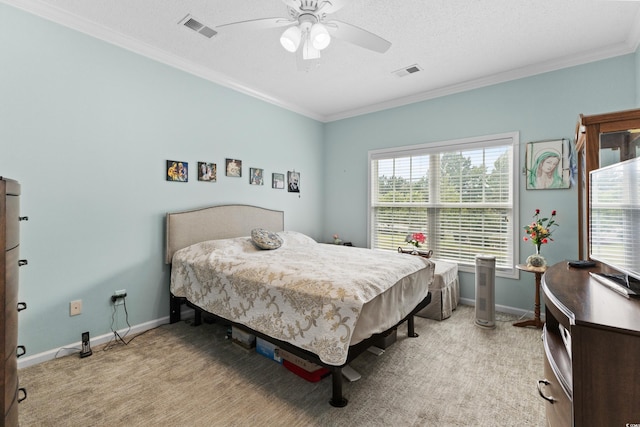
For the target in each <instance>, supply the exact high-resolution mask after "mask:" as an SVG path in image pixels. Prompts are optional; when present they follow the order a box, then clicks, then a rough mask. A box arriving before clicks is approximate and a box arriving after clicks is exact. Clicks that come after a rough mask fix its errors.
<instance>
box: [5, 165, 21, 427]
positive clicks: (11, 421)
mask: <svg viewBox="0 0 640 427" xmlns="http://www.w3.org/2000/svg"><path fill="white" fill-rule="evenodd" d="M21 219H24V218H20V184H18V182H16V181H14V180H11V179H6V178H2V177H0V247H2V248H4V252H3V256H2V257H0V307H2V310H0V361H1V362H2V368H1V369H0V390H1V391H2V400H1V401H0V408H2V420H1V421H2V422H0V424H1V425H3V426H7V427H9V426H17V425H18V403H19V402H20V401H22V400H24V399H25V398H26V396H27V393H26V390H25V389H23V388H19V385H18V362H17V359H18V357H20V356H23V355H24V354H25V348H24V346H19V345H18V312H19V311H21V310H23V309H25V308H26V304H24V303H21V302H18V269H19V267H20V266H22V265H26V261H25V260H21V259H19V243H20V226H19V221H20V220H21Z"/></svg>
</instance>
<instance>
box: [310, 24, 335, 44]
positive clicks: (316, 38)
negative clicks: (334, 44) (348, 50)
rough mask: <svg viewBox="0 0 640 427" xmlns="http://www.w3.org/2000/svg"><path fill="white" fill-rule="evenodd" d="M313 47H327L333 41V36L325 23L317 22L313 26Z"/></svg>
mask: <svg viewBox="0 0 640 427" xmlns="http://www.w3.org/2000/svg"><path fill="white" fill-rule="evenodd" d="M309 37H310V39H311V43H312V44H313V47H314V48H315V49H317V50H322V49H325V48H326V47H327V46H329V43H331V36H330V35H329V31H327V29H326V28H325V26H324V25H322V24H321V23H319V22H317V23H315V24H313V26H312V27H311V32H310V34H309Z"/></svg>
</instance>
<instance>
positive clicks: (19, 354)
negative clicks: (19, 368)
mask: <svg viewBox="0 0 640 427" xmlns="http://www.w3.org/2000/svg"><path fill="white" fill-rule="evenodd" d="M25 354H27V347H25V346H23V345H19V346H18V347H16V358H19V357H22V356H24V355H25Z"/></svg>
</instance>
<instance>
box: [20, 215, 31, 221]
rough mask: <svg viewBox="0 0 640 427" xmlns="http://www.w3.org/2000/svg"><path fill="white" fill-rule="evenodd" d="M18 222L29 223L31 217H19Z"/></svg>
mask: <svg viewBox="0 0 640 427" xmlns="http://www.w3.org/2000/svg"><path fill="white" fill-rule="evenodd" d="M18 221H29V217H28V216H19V217H18Z"/></svg>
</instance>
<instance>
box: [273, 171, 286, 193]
mask: <svg viewBox="0 0 640 427" xmlns="http://www.w3.org/2000/svg"><path fill="white" fill-rule="evenodd" d="M271 188H276V189H278V190H284V174H283V173H273V174H271Z"/></svg>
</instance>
